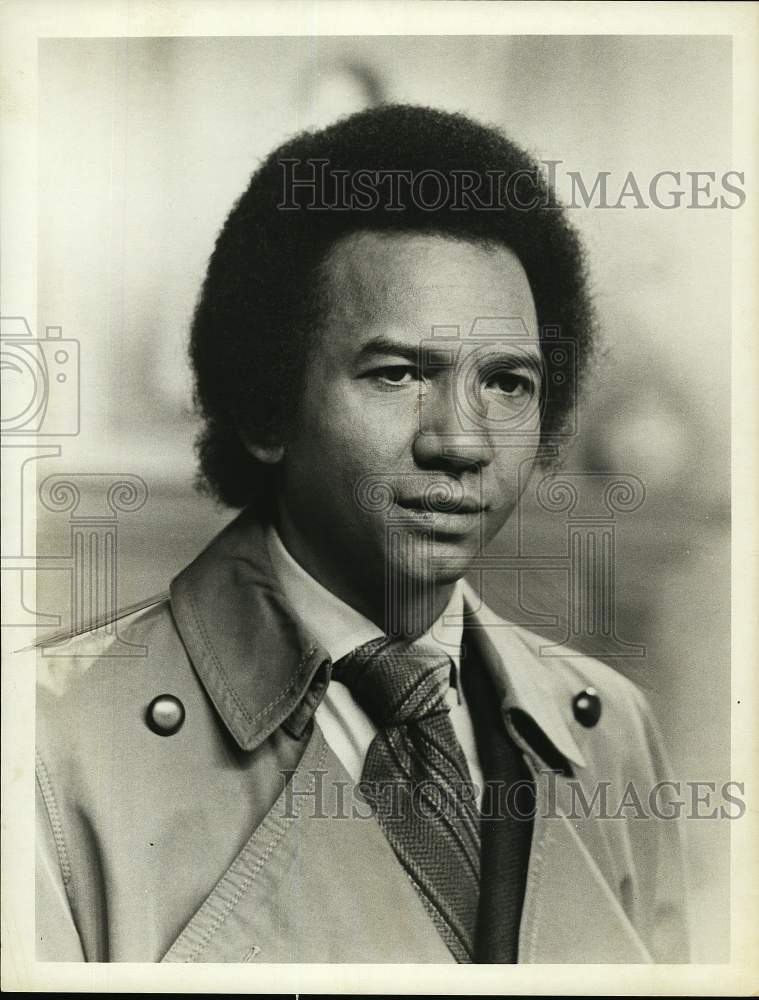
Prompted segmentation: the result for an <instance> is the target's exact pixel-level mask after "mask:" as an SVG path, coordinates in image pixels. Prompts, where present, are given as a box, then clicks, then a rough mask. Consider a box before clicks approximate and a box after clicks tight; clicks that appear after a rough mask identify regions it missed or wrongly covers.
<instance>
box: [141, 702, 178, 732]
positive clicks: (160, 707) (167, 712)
mask: <svg viewBox="0 0 759 1000" xmlns="http://www.w3.org/2000/svg"><path fill="white" fill-rule="evenodd" d="M145 720H146V722H147V724H148V726H149V727H150V728H151V729H152V730H153V732H154V733H156V734H157V735H158V736H173V735H174V733H176V732H178V731H179V730H180V729H181V728H182V723H183V722H184V705H183V704H182V702H181V701H180V700H179V698H175V697H174V695H173V694H159V695H158V697H157V698H154V699H153V700H152V701H151V703H150V704H149V705H148V709H147V712H146V713H145Z"/></svg>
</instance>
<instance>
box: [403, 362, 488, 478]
mask: <svg viewBox="0 0 759 1000" xmlns="http://www.w3.org/2000/svg"><path fill="white" fill-rule="evenodd" d="M463 388H464V387H463V386H462V385H460V384H459V383H458V381H457V380H455V379H450V380H446V381H445V382H444V383H442V384H439V385H437V386H435V387H434V388H433V387H430V388H429V389H428V391H427V392H425V393H424V395H423V396H421V397H420V401H419V410H418V413H419V424H418V428H417V434H416V438H415V440H414V457H415V459H416V461H417V463H418V465H420V466H421V467H422V468H435V469H448V470H451V471H463V470H464V469H480V468H482V467H484V466H486V465H489V464H490V462H492V461H493V458H494V456H495V449H494V447H493V442H492V440H491V437H490V434H489V432H488V429H487V428H486V427H485V426H484V425H483V423H482V420H477V419H472V415H471V414H467V410H468V409H471V408H467V407H466V406H462V405H459V404H460V403H461V402H462V401H459V400H457V397H456V393H457V391H463Z"/></svg>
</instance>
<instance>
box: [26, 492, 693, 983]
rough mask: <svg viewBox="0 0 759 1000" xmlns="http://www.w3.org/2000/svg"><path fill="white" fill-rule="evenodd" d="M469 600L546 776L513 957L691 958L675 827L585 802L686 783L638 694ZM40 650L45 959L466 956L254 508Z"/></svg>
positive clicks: (512, 710)
mask: <svg viewBox="0 0 759 1000" xmlns="http://www.w3.org/2000/svg"><path fill="white" fill-rule="evenodd" d="M466 603H467V605H468V607H469V610H470V611H471V612H472V613H473V616H474V617H473V622H474V628H475V633H476V636H477V642H478V643H479V646H480V654H481V658H482V659H483V661H484V662H485V664H486V666H487V669H488V670H489V671H490V673H491V677H492V680H493V682H494V684H495V687H496V690H497V693H498V698H499V701H500V703H501V717H502V719H503V725H504V726H505V727H506V728H507V731H508V732H509V733H510V735H511V736H512V738H513V739H514V740H515V741H516V742H517V744H518V746H519V747H520V749H521V751H522V753H523V755H524V759H525V762H526V763H527V766H528V767H529V770H530V772H531V773H532V775H533V777H534V780H535V793H536V813H535V819H534V824H533V831H532V842H531V850H530V858H529V866H528V873H527V881H526V890H525V897H524V904H523V909H522V918H521V924H520V929H519V945H518V961H519V962H528V963H535V962H547V963H563V962H651V961H667V962H671V961H687V959H688V954H687V918H686V913H685V909H686V907H685V898H686V896H685V886H684V880H683V863H682V845H681V831H680V827H679V825H678V823H677V822H676V821H675V820H673V819H671V818H665V814H666V810H665V809H663V808H662V809H660V810H657V811H656V812H657V814H656V815H649V816H648V817H647V818H646V817H642V816H640V815H637V816H636V817H634V818H630V816H629V813H625V815H621V816H620V815H617V817H616V818H614V817H613V815H612V813H613V811H614V808H616V806H614V807H611V806H609V807H608V808H607V813H608V815H607V814H604V815H601V814H600V813H599V814H598V815H595V814H594V813H593V811H592V810H588V809H587V808H586V809H585V810H584V811H583V808H582V798H580V797H579V793H582V796H584V799H585V802H586V803H592V802H593V795H594V792H597V790H598V788H599V783H600V784H601V785H603V786H604V788H606V789H607V792H608V797H609V800H612V801H613V800H614V799H615V796H617V797H618V798H621V797H622V796H623V795H624V790H625V789H628V790H629V786H630V784H631V783H632V784H634V786H635V787H636V788H637V790H638V793H639V798H640V800H641V801H642V802H645V801H646V796H647V795H648V793H649V790H650V789H651V788H652V787H654V786H655V785H656V784H657V783H658V782H660V781H662V780H663V779H667V778H671V775H670V774H669V773H668V768H667V763H666V760H665V757H664V756H663V754H662V749H661V741H660V737H659V734H658V732H657V730H656V727H655V725H654V723H653V718H652V713H651V709H650V707H649V705H648V704H647V702H646V700H645V698H644V697H643V695H642V694H641V693H640V692H639V690H638V689H637V688H636V687H635V686H634V685H633V684H632V683H630V682H629V681H627V680H626V679H624V678H623V677H621V676H620V675H618V674H617V673H616V672H615V671H613V670H612V669H611V668H609V667H607V666H606V665H604V664H602V663H600V662H597V661H594V660H592V659H589V658H586V657H575V656H570V657H566V658H562V657H558V658H557V657H555V656H552V657H545V656H541V655H540V646H541V640H540V639H539V638H538V637H537V636H535V635H533V634H531V633H530V632H528V631H526V630H524V629H522V628H519V627H515V626H513V625H510V624H509V623H507V622H504V621H502V620H500V619H499V618H497V617H496V616H495V615H494V614H492V613H491V612H490V611H489V610H488V609H487V608H486V607H484V606H480V602H479V598H478V597H477V595H476V593H475V592H474V591H473V590H471V589H467V591H466ZM543 642H544V641H543ZM125 643H126V644H129V646H128V647H127V646H125V645H124V644H125ZM39 652H40V657H39V669H38V693H37V734H36V743H37V796H38V799H37V823H38V832H37V869H36V887H37V902H36V930H37V955H38V958H39V960H43V961H44V960H54V961H79V962H81V961H94V962H109V961H116V962H118V961H125V962H137V961H141V962H296V961H297V962H432V963H438V962H439V963H443V962H452V961H454V959H453V956H452V955H451V953H450V952H449V951H448V949H447V947H446V946H445V944H444V943H443V940H442V938H441V937H440V935H439V934H438V931H437V930H436V928H435V926H434V924H433V923H432V920H431V918H430V916H429V915H428V913H427V911H426V910H425V908H424V906H423V904H422V903H421V901H420V898H419V897H418V895H417V893H416V891H415V889H414V887H413V885H412V883H411V882H410V880H409V879H408V877H407V876H406V874H405V872H404V870H403V869H402V867H401V865H400V864H399V862H398V861H397V859H396V857H395V855H394V853H393V851H392V849H391V847H390V846H389V843H388V842H387V840H386V839H385V837H384V835H383V833H382V831H381V829H380V826H379V824H378V822H377V821H376V818H375V817H373V816H371V814H370V813H369V812H368V810H367V809H366V808H362V807H361V799H360V796H357V794H356V789H355V786H354V784H353V782H352V780H351V778H350V776H349V775H348V773H347V772H346V770H345V768H344V767H343V766H342V764H341V762H340V760H339V759H338V758H337V756H336V755H335V753H334V752H333V751H332V749H331V748H330V746H329V745H328V743H327V742H326V740H325V738H324V735H323V733H322V732H321V730H320V728H319V726H318V724H316V723H315V721H314V720H313V709H314V707H315V705H316V704H318V701H319V698H320V696H321V694H322V693H323V690H324V685H325V684H326V683H328V680H329V669H330V664H329V659H328V657H327V656H326V654H325V653H324V652H323V651H322V650H321V649H320V648H319V646H318V644H317V643H315V642H314V641H313V640H312V638H311V637H310V636H309V635H308V634H306V633H305V632H304V630H303V628H302V626H301V625H300V623H299V621H298V616H297V609H294V608H292V607H289V606H288V605H287V603H286V602H285V599H284V597H283V596H282V594H281V593H280V592H279V591H278V589H277V587H276V585H275V583H274V581H273V579H272V571H271V566H270V564H269V562H268V555H267V554H266V547H265V544H264V536H263V529H262V526H261V525H260V524H258V523H257V522H256V521H255V519H254V518H253V516H252V515H251V514H250V513H247V512H244V513H243V514H242V515H241V516H240V517H238V518H237V519H236V520H234V521H233V522H232V523H231V525H229V526H228V527H227V528H226V529H225V530H224V531H223V532H222V533H221V534H220V535H219V536H217V538H216V539H215V540H214V541H213V542H212V543H211V545H210V546H209V547H208V548H207V549H206V550H205V551H204V552H203V553H202V554H201V555H200V556H199V557H198V558H197V559H196V560H195V561H194V562H193V563H192V564H191V565H190V566H188V567H187V568H186V569H185V570H184V571H182V572H181V573H180V574H179V576H178V577H177V578H176V579H175V580H174V581H173V583H172V584H171V588H170V593H169V594H168V595H167V596H166V597H164V598H160V599H157V600H155V601H153V602H151V603H150V604H149V605H148V606H146V607H142V608H140V609H139V610H132V611H130V612H129V613H127V614H124V615H122V616H121V617H120V618H119V619H118V620H117V621H116V622H113V621H112V622H109V623H107V624H104V625H101V626H100V627H98V628H93V629H91V630H89V631H87V632H85V633H83V634H80V635H78V636H75V637H69V638H67V639H66V640H65V641H64V642H63V643H62V644H58V645H57V646H56V647H55V648H54V649H53V648H52V647H47V649H45V648H44V647H43V648H42V649H40V650H39ZM50 652H54V653H55V654H56V655H54V656H50V655H46V654H49V653H50ZM125 652H127V653H129V655H124V653H125ZM587 688H593V689H595V692H596V693H597V697H598V698H599V699H600V705H601V708H602V711H601V716H600V718H599V719H598V720H597V722H596V723H595V724H589V722H588V720H587V719H586V720H584V724H583V720H582V717H580V720H581V721H578V718H577V717H576V715H577V713H576V712H575V711H573V701H574V699H575V698H576V696H577V694H578V692H583V691H585V690H586V689H587ZM161 696H164V701H163V705H164V707H165V706H166V704H167V701H166V699H167V698H168V705H169V711H168V714H167V713H166V712H164V714H163V716H162V717H161V716H160V713H159V715H158V716H156V708H155V704H156V703H155V699H156V698H160V697H161ZM151 706H152V707H151ZM151 713H152V714H151ZM178 714H179V716H180V717H178ZM518 719H521V720H522V721H524V720H528V721H529V723H530V724H529V726H527V727H525V726H520V725H517V721H516V720H518ZM156 720H158V722H159V723H161V725H156ZM167 720H168V721H167ZM177 723H181V725H178V724H177ZM161 726H162V727H163V728H161ZM557 762H558V763H557ZM578 789H579V792H578ZM578 802H579V803H580V806H579V808H578ZM364 807H365V803H364Z"/></svg>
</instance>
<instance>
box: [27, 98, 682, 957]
mask: <svg viewBox="0 0 759 1000" xmlns="http://www.w3.org/2000/svg"><path fill="white" fill-rule="evenodd" d="M548 325H551V326H552V327H554V328H555V327H556V326H558V327H559V328H560V329H561V333H562V337H563V338H564V339H565V340H569V341H570V342H571V343H572V344H573V345H575V348H576V354H577V357H578V359H579V361H580V363H581V366H583V365H584V364H586V362H587V357H588V354H589V351H590V342H591V333H592V317H591V309H590V307H589V303H588V297H587V292H586V286H585V273H584V268H583V258H582V253H581V249H580V246H579V243H578V241H577V239H576V237H575V235H574V233H573V231H572V230H571V228H570V227H569V225H568V223H567V221H566V218H565V216H564V214H563V212H562V211H561V210H560V208H559V206H557V205H556V203H555V201H554V199H553V197H552V194H551V192H550V191H549V190H548V189H547V188H546V186H545V183H544V181H543V179H542V178H541V176H540V174H539V172H538V171H537V169H536V167H535V164H534V163H533V161H532V160H531V159H530V158H529V157H528V156H527V155H526V154H525V153H524V152H523V151H521V150H520V149H518V148H517V147H516V146H514V145H513V144H512V143H511V142H510V141H508V140H507V139H505V138H504V137H503V136H501V135H500V134H499V133H497V132H495V131H494V130H491V129H488V128H484V127H482V126H480V125H477V124H475V123H473V122H472V121H470V120H469V119H467V118H464V117H463V116H458V115H448V114H443V113H441V112H436V111H432V110H430V109H424V108H414V107H404V106H383V107H380V108H377V109H374V110H370V111H366V112H362V113H360V114H358V115H354V116H352V117H350V118H348V119H346V120H344V121H341V122H339V123H337V124H336V125H334V126H332V127H330V128H328V129H326V130H324V131H321V132H317V133H313V134H304V135H301V136H299V137H297V138H296V139H294V140H293V141H291V142H290V143H287V144H285V145H284V146H282V147H280V149H278V150H276V151H275V152H274V153H273V154H271V156H270V157H269V158H268V159H267V160H266V161H265V162H264V163H263V164H262V166H261V167H260V168H259V170H258V171H257V172H256V173H255V174H254V176H253V178H252V180H251V183H250V186H249V187H248V190H247V191H246V192H245V194H244V195H243V196H242V198H241V199H240V200H239V201H238V203H237V204H236V206H235V207H234V209H233V210H232V212H231V214H230V216H229V218H228V219H227V221H226V224H225V226H224V228H223V230H222V232H221V234H220V236H219V238H218V240H217V243H216V247H215V250H214V253H213V255H212V257H211V261H210V264H209V268H208V273H207V276H206V280H205V284H204V287H203V292H202V295H201V298H200V302H199V304H198V307H197V310H196V315H195V319H194V325H193V330H192V343H191V355H192V361H193V366H194V371H195V376H196V390H197V400H198V403H199V407H200V411H201V413H202V416H203V419H204V430H203V433H202V436H201V439H200V447H199V454H200V459H201V472H202V480H203V482H204V484H205V485H206V486H207V487H209V488H210V489H211V490H212V491H213V492H214V493H215V494H216V495H217V496H218V497H219V498H220V499H221V500H222V501H223V502H225V503H226V504H228V505H229V506H231V507H238V508H244V510H243V512H242V514H241V515H240V516H239V517H238V518H237V519H236V520H235V521H233V522H232V524H231V525H230V526H229V527H228V528H227V529H226V530H225V531H224V532H222V534H221V535H220V536H219V537H218V538H217V539H216V540H215V541H214V542H213V543H212V544H211V545H210V546H209V548H208V549H207V550H206V551H205V552H204V553H202V554H201V555H200V556H199V557H198V559H197V560H196V561H195V562H194V563H193V564H192V565H190V566H189V567H188V568H187V569H185V570H184V571H183V572H182V573H180V575H179V576H178V577H177V578H176V579H175V580H174V581H173V583H172V586H171V593H170V596H169V597H167V598H166V599H164V600H160V601H157V602H154V603H152V604H151V605H149V606H147V607H145V608H142V609H140V610H138V611H133V612H131V613H128V614H126V615H125V616H124V617H122V618H121V620H120V625H119V628H120V634H121V636H122V637H123V638H125V639H126V640H127V641H129V642H135V643H138V644H140V645H142V646H144V647H145V648H146V649H147V656H146V657H145V658H143V659H130V660H129V661H120V660H119V659H118V658H114V657H109V656H108V648H107V642H108V639H107V636H106V635H105V632H104V630H103V629H98V628H95V629H93V630H91V631H90V632H88V633H85V634H84V635H81V636H79V637H77V638H76V639H75V640H74V645H73V654H72V661H71V663H70V664H66V665H64V666H63V667H60V666H56V667H54V668H50V667H47V666H44V667H43V670H42V676H41V682H40V689H39V698H38V717H39V723H38V750H39V753H38V760H39V766H38V786H39V805H38V821H39V831H40V832H39V861H38V870H37V880H38V903H37V930H38V944H39V954H40V957H41V958H48V959H59V960H72V961H82V960H86V961H180V962H195V961H198V962H219V961H225V962H227V961H228V962H248V961H261V962H288V961H310V962H452V961H456V962H462V963H467V962H515V961H519V962H599V961H600V962H603V961H606V962H645V961H651V960H661V961H683V960H686V958H687V942H686V930H685V920H684V906H683V886H682V875H681V862H680V853H679V840H678V832H677V827H676V825H675V824H674V823H673V822H672V820H671V819H668V818H666V814H665V813H664V812H663V811H657V813H656V815H650V816H647V817H646V818H645V819H640V818H638V819H636V820H631V819H629V818H627V817H626V815H624V814H622V813H619V814H618V815H617V816H616V818H609V817H605V816H594V815H590V813H589V812H587V811H586V814H583V813H582V811H580V812H577V808H576V804H577V796H578V794H580V795H581V799H580V801H583V802H585V803H591V802H596V801H597V796H598V792H599V789H600V788H603V789H604V794H606V792H608V793H609V796H610V797H612V796H613V795H617V796H620V797H621V796H622V795H623V791H626V790H627V789H629V787H630V786H631V785H632V786H633V787H634V788H635V789H637V794H638V795H639V796H640V797H641V798H645V797H646V796H647V795H649V792H650V791H651V789H653V788H655V787H657V783H658V782H660V781H662V780H663V779H666V778H667V777H668V775H667V774H666V770H665V765H664V763H663V760H662V756H661V752H660V749H659V744H658V740H657V737H656V733H655V728H654V725H653V721H652V718H651V712H650V709H649V708H648V706H647V705H646V703H645V701H644V699H643V698H642V696H641V695H640V694H639V693H638V691H637V690H636V689H635V688H634V687H633V686H632V685H631V684H630V683H629V682H627V681H625V680H624V679H623V678H621V677H619V676H618V675H616V674H615V673H614V672H613V671H612V670H611V669H609V668H607V667H605V666H604V665H602V664H600V663H598V662H595V661H592V660H589V659H586V658H576V657H572V658H569V659H565V660H562V659H556V658H551V659H543V658H541V656H540V652H539V651H540V642H539V640H538V638H537V637H536V636H534V635H532V634H530V633H528V632H526V631H524V630H523V629H520V628H517V627H514V626H511V625H509V624H508V623H506V622H502V621H500V620H499V619H497V618H496V617H495V616H494V615H493V614H492V613H491V612H489V611H488V609H487V608H486V607H484V606H483V605H482V604H481V602H480V600H479V598H478V596H477V595H476V593H475V592H474V591H473V590H472V589H471V588H470V587H468V586H467V585H466V584H465V583H464V582H463V580H462V577H463V576H464V574H465V573H466V571H467V569H468V568H469V567H470V566H471V564H472V562H473V560H475V559H476V557H477V556H478V555H480V554H481V553H482V551H483V547H484V546H486V545H487V544H488V543H489V542H490V541H491V539H492V538H493V537H494V536H495V535H496V534H497V533H498V531H499V530H500V528H501V527H502V526H503V525H504V523H505V521H506V520H507V518H508V517H509V515H510V514H511V513H512V512H513V511H514V509H515V507H516V505H517V503H518V501H519V495H520V490H521V489H522V487H523V484H524V482H525V479H526V476H527V475H528V474H529V471H530V469H531V467H532V466H533V464H534V463H535V462H536V461H538V460H539V459H540V457H541V455H542V454H543V453H544V446H545V445H546V444H547V443H550V442H551V441H553V440H554V439H555V437H556V436H557V435H558V434H559V432H560V430H561V427H562V422H563V421H564V420H565V419H566V417H567V415H568V413H569V411H570V409H571V406H572V405H573V400H574V398H575V396H574V394H575V392H576V389H577V381H578V380H577V378H574V377H572V378H563V379H562V378H556V377H554V376H555V375H556V371H555V367H554V365H555V362H554V361H553V360H552V357H553V354H552V352H550V351H548V350H546V349H545V337H546V333H545V331H546V327H547V326H548ZM554 353H555V352H554Z"/></svg>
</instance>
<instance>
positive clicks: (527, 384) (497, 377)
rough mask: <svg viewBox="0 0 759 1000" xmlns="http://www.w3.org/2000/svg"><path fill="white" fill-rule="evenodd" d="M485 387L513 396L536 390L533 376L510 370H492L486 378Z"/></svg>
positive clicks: (527, 393)
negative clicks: (529, 376)
mask: <svg viewBox="0 0 759 1000" xmlns="http://www.w3.org/2000/svg"><path fill="white" fill-rule="evenodd" d="M485 388H486V389H493V390H495V391H496V392H499V393H501V394H502V395H504V396H512V397H514V396H524V395H532V394H533V393H534V392H535V385H534V383H533V381H532V379H531V378H528V377H527V376H526V375H520V374H519V373H518V372H513V371H508V370H500V371H494V372H490V374H489V375H488V377H487V378H486V379H485Z"/></svg>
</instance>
